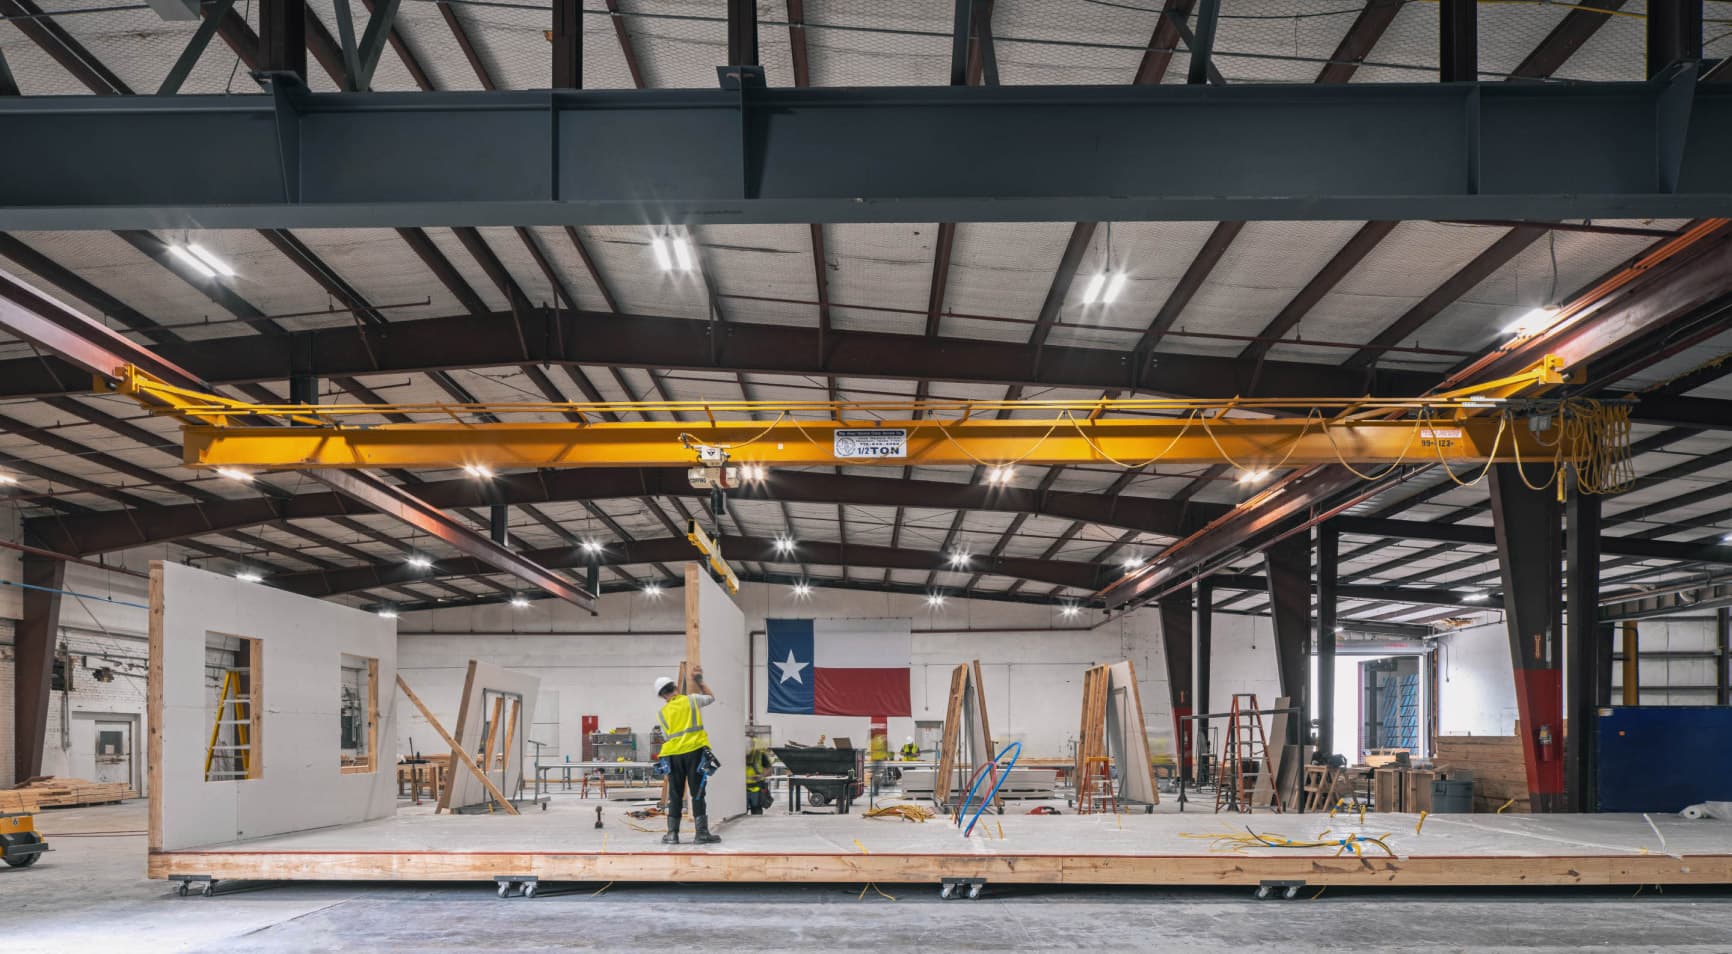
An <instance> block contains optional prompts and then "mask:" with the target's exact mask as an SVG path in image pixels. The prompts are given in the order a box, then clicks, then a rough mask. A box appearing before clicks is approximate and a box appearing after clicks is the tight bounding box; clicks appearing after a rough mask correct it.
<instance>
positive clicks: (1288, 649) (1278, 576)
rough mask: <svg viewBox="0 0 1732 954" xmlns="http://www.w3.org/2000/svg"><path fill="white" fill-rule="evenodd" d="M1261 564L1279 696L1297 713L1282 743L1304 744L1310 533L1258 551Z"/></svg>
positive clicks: (1308, 685)
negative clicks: (1278, 682) (1267, 597)
mask: <svg viewBox="0 0 1732 954" xmlns="http://www.w3.org/2000/svg"><path fill="white" fill-rule="evenodd" d="M1263 565H1264V572H1265V573H1266V574H1267V575H1268V578H1269V617H1270V621H1271V622H1272V623H1273V624H1274V629H1275V668H1276V671H1277V673H1278V675H1279V676H1280V678H1281V694H1282V695H1284V696H1286V697H1287V700H1288V702H1287V704H1288V705H1290V706H1297V707H1298V709H1299V713H1300V717H1299V718H1298V719H1294V720H1293V721H1292V723H1291V728H1290V729H1289V730H1288V732H1287V739H1286V741H1287V742H1297V743H1299V744H1300V745H1306V744H1309V742H1310V739H1311V716H1310V713H1311V708H1310V703H1309V700H1308V697H1309V696H1310V691H1309V690H1310V688H1311V535H1310V534H1309V533H1296V534H1293V535H1292V536H1290V537H1288V538H1287V539H1285V540H1282V541H1281V542H1279V543H1277V544H1275V545H1274V546H1272V547H1270V548H1269V549H1267V550H1265V551H1263ZM1279 741H1281V740H1277V739H1271V740H1270V742H1271V743H1277V742H1279Z"/></svg>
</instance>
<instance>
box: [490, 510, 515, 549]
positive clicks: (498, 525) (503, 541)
mask: <svg viewBox="0 0 1732 954" xmlns="http://www.w3.org/2000/svg"><path fill="white" fill-rule="evenodd" d="M510 526H511V508H510V507H507V506H506V505H504V504H494V505H493V506H491V507H489V508H487V535H488V536H489V537H491V538H492V540H493V542H494V543H497V544H499V545H500V546H502V547H508V546H510V545H511V530H510Z"/></svg>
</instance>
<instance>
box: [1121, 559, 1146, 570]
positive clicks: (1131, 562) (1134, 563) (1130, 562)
mask: <svg viewBox="0 0 1732 954" xmlns="http://www.w3.org/2000/svg"><path fill="white" fill-rule="evenodd" d="M1142 565H1143V558H1142V557H1139V556H1128V557H1125V569H1127V570H1134V569H1136V568H1137V567H1139V566H1142Z"/></svg>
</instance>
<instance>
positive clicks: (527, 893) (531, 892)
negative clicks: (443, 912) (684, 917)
mask: <svg viewBox="0 0 1732 954" xmlns="http://www.w3.org/2000/svg"><path fill="white" fill-rule="evenodd" d="M523 896H524V897H526V898H533V897H535V882H533V881H531V882H529V883H528V884H525V885H524V886H523ZM1288 897H1292V895H1288Z"/></svg>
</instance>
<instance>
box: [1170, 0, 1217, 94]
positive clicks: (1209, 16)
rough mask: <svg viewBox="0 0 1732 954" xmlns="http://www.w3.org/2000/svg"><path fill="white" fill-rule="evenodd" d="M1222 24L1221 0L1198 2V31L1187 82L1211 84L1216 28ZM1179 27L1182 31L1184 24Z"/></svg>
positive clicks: (1193, 45) (1195, 35)
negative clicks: (1210, 74)
mask: <svg viewBox="0 0 1732 954" xmlns="http://www.w3.org/2000/svg"><path fill="white" fill-rule="evenodd" d="M1220 22H1221V0H1198V3H1197V30H1196V33H1195V34H1194V36H1193V38H1192V39H1193V42H1192V43H1191V65H1190V70H1189V73H1188V74H1187V75H1186V77H1185V82H1187V83H1189V84H1190V85H1192V86H1202V85H1204V84H1205V83H1208V82H1209V78H1210V76H1209V69H1210V67H1211V66H1212V65H1213V63H1212V60H1213V58H1214V55H1215V28H1216V26H1217V25H1218V24H1219V23H1220ZM1178 26H1179V27H1180V28H1181V29H1182V28H1183V26H1184V24H1182V23H1180V24H1178Z"/></svg>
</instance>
